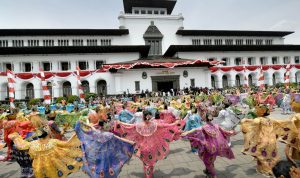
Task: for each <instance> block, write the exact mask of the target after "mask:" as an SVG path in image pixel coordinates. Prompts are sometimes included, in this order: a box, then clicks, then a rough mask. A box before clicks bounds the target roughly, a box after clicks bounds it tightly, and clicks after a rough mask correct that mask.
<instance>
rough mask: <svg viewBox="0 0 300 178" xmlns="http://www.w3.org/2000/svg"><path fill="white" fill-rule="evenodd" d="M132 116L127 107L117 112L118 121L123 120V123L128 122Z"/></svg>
mask: <svg viewBox="0 0 300 178" xmlns="http://www.w3.org/2000/svg"><path fill="white" fill-rule="evenodd" d="M132 117H133V114H132V113H131V112H130V111H128V110H127V109H124V110H122V111H121V112H120V114H119V119H120V121H122V122H125V123H128V122H130V120H131V119H132Z"/></svg>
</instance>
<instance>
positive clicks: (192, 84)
mask: <svg viewBox="0 0 300 178" xmlns="http://www.w3.org/2000/svg"><path fill="white" fill-rule="evenodd" d="M191 87H195V79H193V78H192V79H191Z"/></svg>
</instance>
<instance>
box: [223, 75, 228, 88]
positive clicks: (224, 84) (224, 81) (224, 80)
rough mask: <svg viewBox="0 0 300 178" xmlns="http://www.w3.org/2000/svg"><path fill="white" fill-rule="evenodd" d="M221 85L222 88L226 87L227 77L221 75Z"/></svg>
mask: <svg viewBox="0 0 300 178" xmlns="http://www.w3.org/2000/svg"><path fill="white" fill-rule="evenodd" d="M222 85H223V88H227V87H228V77H227V76H226V75H223V77H222Z"/></svg>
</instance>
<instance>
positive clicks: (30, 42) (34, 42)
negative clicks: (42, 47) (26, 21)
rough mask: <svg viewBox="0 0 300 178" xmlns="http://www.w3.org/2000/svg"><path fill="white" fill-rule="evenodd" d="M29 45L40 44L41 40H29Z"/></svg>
mask: <svg viewBox="0 0 300 178" xmlns="http://www.w3.org/2000/svg"><path fill="white" fill-rule="evenodd" d="M28 46H39V40H28Z"/></svg>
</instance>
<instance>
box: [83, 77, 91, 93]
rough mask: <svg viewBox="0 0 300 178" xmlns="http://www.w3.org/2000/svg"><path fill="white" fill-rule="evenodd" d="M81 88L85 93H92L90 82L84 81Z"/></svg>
mask: <svg viewBox="0 0 300 178" xmlns="http://www.w3.org/2000/svg"><path fill="white" fill-rule="evenodd" d="M81 86H82V88H83V93H90V83H89V82H88V81H86V80H85V81H82V82H81Z"/></svg>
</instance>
